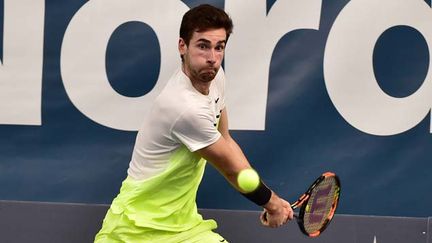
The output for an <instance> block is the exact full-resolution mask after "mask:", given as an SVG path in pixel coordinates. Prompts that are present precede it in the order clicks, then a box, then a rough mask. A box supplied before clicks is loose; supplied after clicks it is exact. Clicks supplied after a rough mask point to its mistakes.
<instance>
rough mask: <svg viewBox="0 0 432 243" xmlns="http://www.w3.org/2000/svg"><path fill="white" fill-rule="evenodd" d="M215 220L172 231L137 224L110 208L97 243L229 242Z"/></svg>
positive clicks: (96, 238)
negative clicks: (222, 234)
mask: <svg viewBox="0 0 432 243" xmlns="http://www.w3.org/2000/svg"><path fill="white" fill-rule="evenodd" d="M216 227H217V225H216V222H215V221H214V220H205V221H203V222H202V223H201V224H199V225H197V226H195V227H194V228H192V229H190V230H188V231H184V232H170V231H161V230H154V229H147V228H142V227H139V226H136V225H135V224H134V222H133V221H131V220H130V219H129V218H128V217H127V216H126V215H124V214H123V213H122V214H114V213H112V212H111V210H108V212H107V215H106V216H105V219H104V223H103V225H102V229H101V230H100V231H99V233H98V234H97V235H96V237H95V241H94V242H95V243H119V242H122V243H141V242H143V243H161V242H163V243H201V242H202V243H204V242H205V243H220V242H224V243H228V241H226V240H225V239H224V238H223V237H222V236H220V235H219V234H218V233H215V232H213V231H212V229H215V228H216Z"/></svg>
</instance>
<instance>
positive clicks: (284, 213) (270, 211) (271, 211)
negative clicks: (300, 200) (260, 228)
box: [260, 192, 294, 228]
mask: <svg viewBox="0 0 432 243" xmlns="http://www.w3.org/2000/svg"><path fill="white" fill-rule="evenodd" d="M293 217H294V212H293V210H292V209H291V205H290V203H289V202H287V201H285V200H283V199H282V198H280V197H279V196H277V195H276V193H274V192H272V196H271V198H270V200H269V202H268V203H266V204H265V205H264V211H263V212H262V213H261V216H260V219H261V223H262V224H263V225H265V226H268V227H271V228H277V227H280V226H282V225H283V224H285V223H286V222H288V221H290V220H292V219H293Z"/></svg>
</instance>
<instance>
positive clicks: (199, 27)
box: [180, 4, 233, 45]
mask: <svg viewBox="0 0 432 243" xmlns="http://www.w3.org/2000/svg"><path fill="white" fill-rule="evenodd" d="M220 28H224V29H225V31H226V38H227V40H228V37H229V36H230V34H231V33H232V29H233V23H232V20H231V18H230V17H229V16H228V14H227V13H225V11H224V10H222V9H219V8H216V7H214V6H212V5H209V4H202V5H199V6H197V7H195V8H192V9H190V10H189V11H187V12H186V13H185V14H184V15H183V19H182V22H181V26H180V37H181V38H182V39H183V40H184V41H185V43H186V45H189V41H190V39H191V38H192V35H193V33H194V32H195V31H198V32H201V31H206V30H209V29H220Z"/></svg>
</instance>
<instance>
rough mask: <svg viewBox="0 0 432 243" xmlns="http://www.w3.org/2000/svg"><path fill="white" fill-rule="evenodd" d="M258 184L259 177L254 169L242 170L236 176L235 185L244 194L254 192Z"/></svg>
mask: <svg viewBox="0 0 432 243" xmlns="http://www.w3.org/2000/svg"><path fill="white" fill-rule="evenodd" d="M259 183H260V178H259V175H258V173H257V172H256V171H255V170H254V169H244V170H242V171H240V173H239V174H238V175H237V184H238V186H239V187H240V188H241V189H242V190H243V191H244V192H246V193H249V192H253V191H255V189H257V187H258V185H259Z"/></svg>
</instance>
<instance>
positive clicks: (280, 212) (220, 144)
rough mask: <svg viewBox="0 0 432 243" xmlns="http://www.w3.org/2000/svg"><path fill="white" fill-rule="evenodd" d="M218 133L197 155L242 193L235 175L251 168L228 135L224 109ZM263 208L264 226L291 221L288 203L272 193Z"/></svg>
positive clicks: (274, 225) (273, 225)
mask: <svg viewBox="0 0 432 243" xmlns="http://www.w3.org/2000/svg"><path fill="white" fill-rule="evenodd" d="M219 132H220V133H221V134H222V136H221V137H220V138H219V139H218V140H217V141H216V142H215V143H213V144H211V145H209V146H207V147H205V148H203V149H200V150H198V153H199V154H200V155H201V156H202V157H203V158H205V159H206V160H208V161H209V162H210V163H211V164H212V165H213V166H214V167H215V168H216V169H217V170H218V171H219V172H220V173H221V174H222V175H223V176H224V177H225V178H226V179H227V180H228V181H229V182H230V183H231V185H233V186H234V187H235V188H236V189H237V190H238V191H240V192H242V190H241V189H240V188H239V186H238V185H237V175H238V173H239V172H240V171H241V170H243V169H246V168H251V165H250V163H249V161H248V160H247V158H246V156H245V155H244V153H243V151H242V150H241V148H240V147H239V145H238V144H237V143H236V142H235V141H234V139H233V138H232V137H231V135H230V134H229V130H228V117H227V112H226V109H224V110H223V111H222V113H221V117H220V120H219ZM263 207H264V208H265V209H266V211H267V212H268V214H269V217H268V222H263V223H264V224H265V225H268V226H271V227H277V226H280V225H282V224H283V223H285V222H286V221H287V220H289V219H292V210H291V207H290V205H289V203H288V202H286V201H285V200H282V199H281V198H279V197H278V196H277V195H276V193H274V192H272V196H271V198H270V200H269V202H268V203H267V204H265V205H264V206H263Z"/></svg>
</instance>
